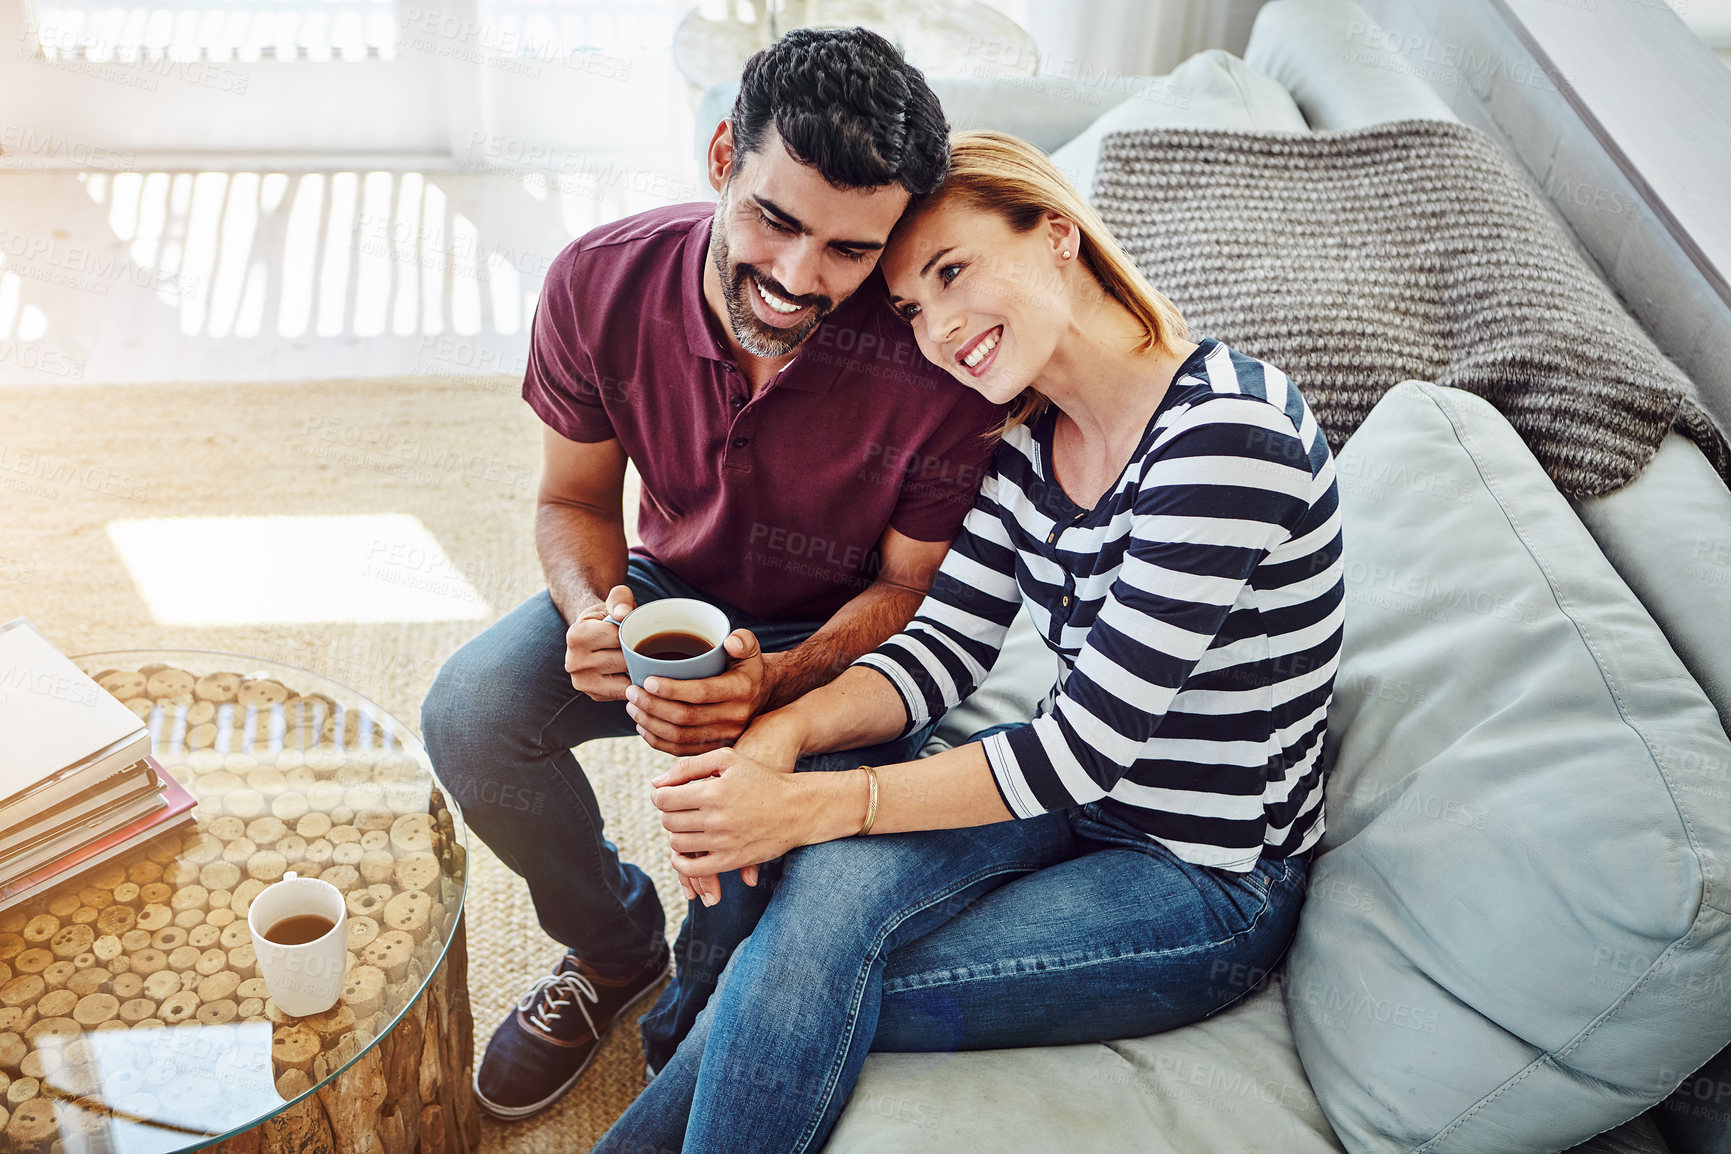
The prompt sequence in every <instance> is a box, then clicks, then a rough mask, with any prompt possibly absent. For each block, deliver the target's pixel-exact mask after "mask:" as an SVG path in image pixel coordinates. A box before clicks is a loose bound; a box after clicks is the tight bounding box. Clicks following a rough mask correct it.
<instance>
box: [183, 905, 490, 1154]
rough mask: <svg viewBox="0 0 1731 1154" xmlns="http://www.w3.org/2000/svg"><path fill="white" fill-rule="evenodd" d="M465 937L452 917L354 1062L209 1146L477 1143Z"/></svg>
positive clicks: (370, 1153)
mask: <svg viewBox="0 0 1731 1154" xmlns="http://www.w3.org/2000/svg"><path fill="white" fill-rule="evenodd" d="M463 937H464V935H463V923H462V919H461V918H459V919H458V921H457V927H456V931H455V934H454V936H453V937H452V939H451V946H450V948H449V949H447V950H446V951H445V960H444V963H443V964H442V965H440V967H439V969H438V972H437V973H435V974H434V975H433V977H432V980H431V981H429V982H428V983H427V990H426V992H425V993H424V994H422V995H421V998H420V1000H419V1001H417V1002H416V1003H415V1004H414V1005H413V1006H410V1007H409V1009H408V1010H407V1011H406V1012H405V1013H404V1014H403V1019H402V1021H400V1022H398V1023H397V1025H396V1027H395V1028H393V1029H392V1030H391V1031H390V1032H389V1033H387V1034H386V1035H385V1036H384V1038H383V1039H381V1040H380V1042H379V1044H378V1045H377V1046H374V1047H373V1048H372V1049H371V1050H370V1051H368V1052H367V1053H366V1054H365V1055H363V1056H362V1058H361V1060H360V1061H358V1062H356V1063H355V1064H354V1065H353V1066H351V1067H349V1068H348V1069H347V1070H344V1071H343V1072H342V1073H341V1074H338V1075H337V1076H336V1077H335V1078H333V1079H331V1081H330V1083H329V1084H328V1085H326V1086H322V1087H320V1088H319V1090H318V1091H317V1092H316V1093H314V1094H312V1095H309V1096H308V1097H306V1098H303V1099H302V1100H301V1101H299V1102H297V1103H295V1104H294V1105H293V1106H291V1107H289V1108H288V1109H286V1110H284V1111H283V1112H282V1113H280V1114H278V1115H276V1116H275V1117H274V1118H270V1119H267V1120H266V1121H265V1122H264V1123H263V1124H262V1125H259V1126H256V1127H254V1128H253V1129H251V1130H248V1131H247V1132H246V1133H245V1134H241V1135H238V1136H236V1137H234V1138H230V1139H228V1140H227V1141H226V1142H220V1143H218V1144H217V1145H215V1146H212V1147H210V1148H209V1149H211V1150H213V1151H217V1152H218V1154H284V1152H286V1151H294V1152H295V1154H404V1152H407V1151H416V1150H418V1151H422V1152H423V1154H472V1152H474V1151H477V1150H479V1149H480V1145H481V1119H480V1115H479V1113H478V1112H477V1107H476V1105H475V1096H474V1095H473V1094H472V1093H470V1092H469V1078H470V1069H471V1065H472V1061H473V1053H474V1042H475V1032H474V1019H473V1017H472V1015H471V1014H470V1010H469V985H468V981H469V961H468V949H467V947H466V946H465V944H464V940H463ZM281 1037H282V1033H281V1031H280V1029H279V1033H278V1038H279V1039H280V1038H281ZM279 1086H280V1082H279Z"/></svg>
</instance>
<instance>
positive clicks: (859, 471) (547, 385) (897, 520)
mask: <svg viewBox="0 0 1731 1154" xmlns="http://www.w3.org/2000/svg"><path fill="white" fill-rule="evenodd" d="M714 211H715V210H714V206H712V205H704V204H689V205H677V206H674V207H671V208H662V209H655V210H653V211H651V212H646V213H642V214H639V215H637V216H632V217H627V218H626V219H624V220H620V221H615V222H614V223H612V224H607V225H603V226H602V227H600V228H597V229H595V230H594V231H592V232H590V233H588V234H587V235H585V236H583V237H580V238H579V239H578V240H576V241H574V242H573V243H572V244H570V245H569V246H568V247H567V248H566V249H565V251H564V252H562V253H560V254H559V256H558V257H557V258H556V259H555V260H554V261H553V264H552V266H551V267H550V268H549V270H548V273H547V280H546V284H545V286H544V287H543V288H542V291H541V302H540V305H539V307H537V309H536V310H535V325H534V331H533V333H532V336H531V339H530V353H529V367H528V372H527V374H526V375H525V377H524V381H523V398H524V399H525V400H526V401H528V402H529V404H530V406H531V407H532V408H533V409H534V410H535V412H536V414H537V415H539V416H540V418H541V419H542V420H543V421H545V422H546V423H547V424H548V425H549V426H550V427H551V428H552V429H553V430H554V431H556V432H557V433H559V434H560V435H561V436H563V437H566V438H567V439H569V440H573V441H582V442H596V441H607V440H613V439H615V438H617V439H618V441H619V443H620V444H621V445H622V446H623V447H624V449H625V452H626V454H627V455H628V456H629V457H630V458H631V460H632V462H633V463H635V464H636V466H637V471H638V473H639V474H640V475H641V477H642V480H643V499H642V504H641V506H640V508H639V510H638V515H637V532H638V535H639V537H640V538H641V539H642V542H643V544H642V545H641V546H639V547H637V548H635V549H634V550H633V552H637V553H640V554H644V555H647V556H649V557H652V558H654V559H655V560H656V561H659V562H660V563H661V564H663V565H665V566H667V568H669V569H671V570H672V571H673V572H674V573H676V574H677V575H678V576H680V577H682V578H684V579H685V580H686V581H688V582H690V583H691V584H692V585H695V586H696V587H697V588H699V589H702V590H703V591H704V592H705V593H706V594H708V595H709V596H711V597H714V598H716V599H717V600H720V601H723V602H726V603H727V604H729V605H732V606H734V607H736V608H738V609H742V610H744V611H745V612H747V613H752V614H755V615H757V616H760V617H766V618H772V619H777V620H790V621H815V620H822V619H826V618H828V617H829V616H830V615H831V614H833V613H834V612H835V611H836V610H837V609H839V608H840V607H841V606H842V605H843V604H845V603H846V602H847V601H849V600H850V599H851V598H853V597H854V596H856V595H857V594H858V593H859V592H860V591H861V590H863V589H864V588H865V587H866V586H868V585H870V584H871V583H872V582H873V581H874V580H875V579H876V575H877V571H878V568H879V566H880V565H881V560H880V558H879V556H878V550H877V545H878V541H879V539H880V538H882V536H883V533H884V529H885V527H886V526H888V527H892V528H894V529H895V530H896V531H897V532H899V533H903V534H906V535H907V536H909V537H912V538H914V539H916V540H920V541H948V540H950V539H951V538H953V537H954V536H955V535H956V532H957V530H958V529H959V528H960V526H961V522H962V518H963V516H965V515H966V513H967V511H968V509H969V507H970V506H971V504H972V502H973V498H974V493H975V491H976V490H977V489H978V488H979V484H980V478H981V477H982V476H983V474H984V470H985V466H986V463H987V460H988V458H989V457H990V455H991V452H992V449H993V442H992V439H991V438H990V437H988V436H984V435H983V434H985V433H987V432H988V431H989V430H990V429H992V428H993V427H995V426H996V425H997V424H998V423H1000V422H1001V421H1002V420H1003V410H1002V409H1001V408H1000V407H998V406H994V405H991V404H989V403H988V402H987V401H986V400H985V399H984V398H982V397H981V396H980V395H979V394H978V393H975V392H974V391H973V390H972V389H969V388H966V387H965V386H963V385H962V384H960V383H959V382H957V381H955V380H954V379H953V378H951V377H950V376H949V375H948V374H947V373H944V372H943V371H941V370H939V369H938V368H936V367H935V366H933V365H931V364H930V363H929V362H927V361H926V359H925V358H924V357H923V356H921V355H920V352H919V348H918V346H916V345H915V343H914V338H913V333H912V332H911V331H910V330H909V328H908V327H907V325H905V324H903V323H902V322H901V321H899V320H897V319H896V317H895V316H894V315H893V314H892V313H891V312H890V310H889V307H888V304H887V303H886V294H885V292H884V288H883V282H882V279H881V278H880V277H879V275H878V274H877V273H876V272H874V273H873V274H872V275H871V277H869V278H868V279H867V280H866V282H865V283H864V284H863V285H861V286H860V288H859V290H858V291H856V292H855V293H854V294H853V296H851V297H849V298H848V299H847V300H846V301H845V302H843V303H842V305H841V307H840V308H838V309H836V311H835V312H833V313H832V314H830V315H829V316H828V317H826V318H825V319H824V320H823V322H822V323H821V324H820V325H819V327H818V329H817V330H816V331H815V332H814V333H813V334H812V335H811V337H810V338H808V339H807V340H806V342H805V344H804V345H802V346H801V348H800V351H799V353H798V355H797V356H796V357H795V358H794V360H793V361H792V362H791V363H790V364H789V365H788V366H787V367H786V368H784V369H783V370H782V371H781V373H780V374H778V375H777V376H776V377H775V378H774V379H773V380H772V381H771V382H770V384H769V385H768V387H766V388H765V389H764V390H763V391H762V392H761V393H759V394H758V395H757V396H756V397H753V396H752V394H751V382H750V380H749V379H748V378H747V377H746V375H745V374H744V373H743V372H741V371H740V370H739V368H738V366H736V365H735V364H734V363H733V360H732V358H731V357H730V356H729V355H728V353H727V352H726V351H725V345H724V344H723V343H722V341H721V339H720V337H719V336H718V333H719V326H720V323H721V322H720V321H718V320H717V319H716V318H714V317H713V316H712V315H711V314H710V312H709V308H708V306H707V305H706V304H705V302H704V299H703V262H704V260H705V259H706V257H707V254H708V247H709V228H710V222H711V219H712V218H713V216H714Z"/></svg>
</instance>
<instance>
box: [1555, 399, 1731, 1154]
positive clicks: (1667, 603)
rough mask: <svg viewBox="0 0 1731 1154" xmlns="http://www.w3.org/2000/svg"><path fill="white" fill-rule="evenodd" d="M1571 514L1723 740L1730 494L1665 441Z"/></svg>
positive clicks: (1730, 783) (1686, 448)
mask: <svg viewBox="0 0 1731 1154" xmlns="http://www.w3.org/2000/svg"><path fill="white" fill-rule="evenodd" d="M1574 505H1575V512H1576V513H1579V514H1580V516H1581V520H1582V522H1584V523H1585V524H1586V526H1587V530H1588V532H1590V533H1592V535H1593V539H1594V540H1595V541H1597V542H1598V543H1599V548H1600V549H1603V550H1604V551H1605V556H1606V558H1608V559H1609V560H1610V562H1611V564H1612V565H1614V566H1616V568H1617V572H1618V574H1619V575H1621V576H1622V578H1623V580H1625V581H1627V582H1628V583H1629V588H1631V589H1633V590H1634V591H1635V593H1636V595H1637V596H1639V597H1640V598H1641V604H1643V605H1645V606H1646V607H1647V611H1648V612H1649V613H1651V614H1652V615H1653V620H1654V621H1656V622H1658V625H1659V628H1660V629H1662V630H1664V631H1665V637H1666V638H1667V639H1668V640H1669V641H1670V642H1671V648H1673V649H1675V650H1676V651H1677V656H1678V657H1681V658H1682V659H1683V664H1684V665H1685V666H1686V667H1688V670H1689V674H1690V676H1692V677H1694V678H1695V680H1696V681H1697V682H1698V683H1700V686H1701V688H1702V689H1703V690H1705V691H1706V693H1707V698H1708V700H1710V701H1711V702H1712V703H1713V705H1714V706H1715V707H1716V708H1717V709H1718V710H1719V720H1720V722H1721V723H1722V724H1723V725H1724V726H1725V729H1726V731H1727V732H1731V490H1728V489H1726V488H1725V482H1724V481H1722V480H1720V479H1719V474H1718V473H1716V472H1715V471H1714V470H1713V465H1712V462H1710V461H1708V460H1707V458H1706V457H1705V456H1703V455H1702V453H1701V450H1700V448H1699V447H1698V446H1697V445H1696V444H1695V442H1694V441H1691V440H1689V438H1687V437H1685V436H1683V435H1682V434H1681V433H1672V434H1671V435H1670V436H1668V437H1666V438H1665V440H1664V441H1663V442H1662V443H1661V444H1660V445H1659V451H1658V452H1656V453H1654V454H1653V459H1652V460H1651V461H1650V462H1648V464H1647V467H1646V468H1645V469H1643V470H1642V471H1641V475H1640V476H1639V477H1636V478H1635V479H1634V480H1633V481H1631V482H1629V483H1628V484H1627V485H1624V486H1623V487H1622V488H1621V489H1618V490H1616V491H1615V492H1611V493H1606V494H1605V495H1603V496H1600V497H1586V498H1583V499H1581V500H1579V501H1576V502H1574ZM1717 769H1718V772H1719V777H1720V784H1721V786H1722V787H1723V788H1724V789H1725V790H1727V791H1731V764H1728V765H1721V766H1719V767H1717ZM1727 1148H1728V1149H1731V1132H1728V1134H1727Z"/></svg>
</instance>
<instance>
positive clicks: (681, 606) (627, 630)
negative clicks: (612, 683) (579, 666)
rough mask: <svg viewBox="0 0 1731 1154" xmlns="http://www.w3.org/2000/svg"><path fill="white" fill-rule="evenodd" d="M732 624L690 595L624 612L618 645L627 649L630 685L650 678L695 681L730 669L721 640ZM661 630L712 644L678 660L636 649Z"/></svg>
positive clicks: (655, 602) (713, 608)
mask: <svg viewBox="0 0 1731 1154" xmlns="http://www.w3.org/2000/svg"><path fill="white" fill-rule="evenodd" d="M730 632H732V627H731V625H730V623H729V622H728V620H727V614H725V613H723V612H722V611H721V610H719V609H717V608H716V607H715V606H713V605H710V604H709V603H707V602H704V601H698V600H696V599H695V598H691V597H667V598H663V599H662V600H660V601H649V602H645V603H644V604H642V605H639V606H638V607H637V608H635V609H633V610H632V611H631V612H629V613H627V614H626V615H625V620H624V621H623V622H621V623H620V626H619V647H620V648H621V649H623V650H624V651H625V670H626V672H628V673H629V674H630V675H631V684H633V685H639V686H640V685H642V684H643V683H644V682H645V681H647V680H648V679H649V678H651V677H671V678H674V679H675V680H678V681H695V680H697V679H699V678H704V677H716V676H719V675H720V674H722V673H725V672H727V651H726V650H725V649H723V648H722V647H721V643H722V642H723V641H725V640H727V635H728V634H729V633H730ZM662 633H691V634H694V635H696V636H698V637H701V638H703V639H704V640H705V641H708V642H709V643H710V647H709V649H708V650H707V651H706V652H703V653H699V654H698V655H697V656H696V657H686V658H683V659H681V660H678V661H661V660H657V659H656V658H653V657H645V656H644V655H643V654H641V653H639V652H637V646H638V645H639V644H640V643H642V642H644V641H647V640H649V639H650V638H652V637H655V636H657V635H659V634H662Z"/></svg>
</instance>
